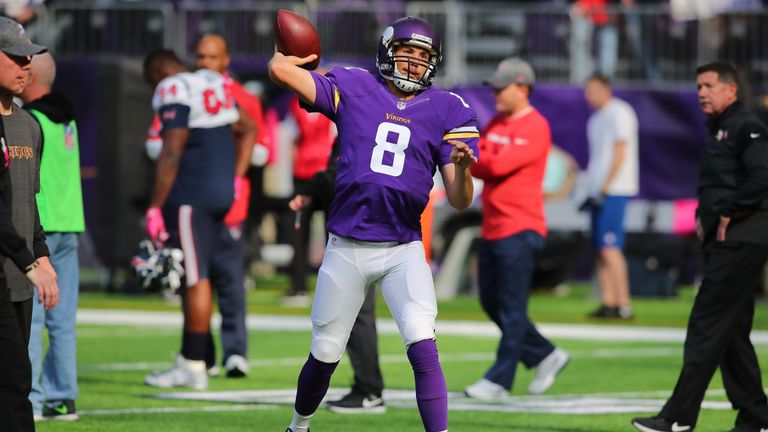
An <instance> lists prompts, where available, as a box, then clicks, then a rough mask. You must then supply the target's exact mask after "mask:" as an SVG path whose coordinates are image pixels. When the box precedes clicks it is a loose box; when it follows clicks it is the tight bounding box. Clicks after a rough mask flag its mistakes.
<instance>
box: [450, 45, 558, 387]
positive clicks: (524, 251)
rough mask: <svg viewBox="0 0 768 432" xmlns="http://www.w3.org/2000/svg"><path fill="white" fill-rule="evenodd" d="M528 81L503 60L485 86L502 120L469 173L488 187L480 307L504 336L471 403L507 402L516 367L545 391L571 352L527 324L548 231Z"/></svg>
mask: <svg viewBox="0 0 768 432" xmlns="http://www.w3.org/2000/svg"><path fill="white" fill-rule="evenodd" d="M533 82H534V74H533V69H532V68H531V66H530V65H529V64H528V63H527V62H525V61H523V60H521V59H518V58H509V59H505V60H503V61H502V62H501V63H499V66H498V67H497V69H496V71H495V72H494V73H493V75H491V76H490V77H489V78H488V79H487V80H486V84H488V85H490V86H491V87H492V88H493V91H494V94H495V95H496V109H497V110H498V111H499V114H498V115H497V116H496V117H495V118H494V119H493V120H491V122H490V123H489V124H488V126H486V128H485V130H484V131H483V133H482V134H481V135H480V144H479V146H480V153H481V154H482V158H481V159H480V161H479V162H478V163H476V164H475V165H474V166H473V167H472V175H473V176H475V177H477V178H480V179H482V180H483V181H485V185H484V187H483V194H482V200H483V221H482V226H481V230H480V232H481V235H482V240H481V242H480V250H479V253H478V265H479V269H478V274H479V282H480V303H481V304H482V306H483V310H484V311H485V312H486V313H487V314H488V317H489V318H491V320H492V321H493V322H494V323H495V324H496V325H497V326H498V327H499V329H500V330H501V340H500V341H499V347H498V350H497V352H496V361H495V362H494V364H493V365H492V366H491V368H490V369H488V371H487V372H486V373H485V376H484V377H483V378H481V379H480V380H479V381H477V382H476V383H474V384H472V385H470V386H469V387H467V388H466V389H465V390H464V393H466V395H467V396H469V397H471V398H476V399H482V400H497V399H503V398H505V397H507V395H508V393H509V390H510V389H511V388H512V384H513V383H514V379H515V371H516V369H517V363H518V362H522V363H523V364H524V365H525V366H526V367H528V368H533V367H535V368H536V378H534V380H533V381H532V382H531V383H530V385H529V386H528V392H529V393H532V394H540V393H543V392H544V391H546V390H547V389H548V388H549V387H550V386H551V385H552V384H553V383H554V381H555V376H556V375H557V374H558V373H559V372H560V370H562V369H563V368H564V367H565V365H566V364H567V363H568V354H567V353H566V352H565V351H563V350H561V349H557V348H555V346H554V345H552V343H550V342H549V341H548V340H547V339H546V338H545V337H544V336H542V335H541V334H540V333H539V332H538V331H537V330H536V327H535V326H534V325H533V323H532V322H531V321H530V319H529V318H528V294H529V292H530V289H531V279H532V277H533V272H534V270H535V268H536V261H537V259H538V256H539V253H540V252H541V250H542V249H543V248H544V235H546V232H547V227H546V222H545V220H544V193H543V191H542V180H543V178H544V171H545V168H546V165H547V153H548V152H549V149H550V148H551V146H552V138H551V134H550V129H549V122H547V119H545V118H544V116H542V115H541V114H540V113H539V112H538V111H537V110H536V109H535V108H534V107H533V106H531V104H530V102H529V99H528V98H529V96H530V94H531V91H532V88H533V87H532V86H533Z"/></svg>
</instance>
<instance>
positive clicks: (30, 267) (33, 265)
mask: <svg viewBox="0 0 768 432" xmlns="http://www.w3.org/2000/svg"><path fill="white" fill-rule="evenodd" d="M39 265H40V263H39V262H38V261H35V262H33V263H32V264H30V265H28V266H26V267H24V273H29V272H31V271H32V270H34V269H36V268H37V267H38V266H39Z"/></svg>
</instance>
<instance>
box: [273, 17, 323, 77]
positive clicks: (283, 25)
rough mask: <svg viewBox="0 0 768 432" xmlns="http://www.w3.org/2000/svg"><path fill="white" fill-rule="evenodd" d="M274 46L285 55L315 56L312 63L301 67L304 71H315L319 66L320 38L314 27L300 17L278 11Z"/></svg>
mask: <svg viewBox="0 0 768 432" xmlns="http://www.w3.org/2000/svg"><path fill="white" fill-rule="evenodd" d="M273 33H274V37H275V45H276V46H277V50H278V51H280V52H281V53H283V54H285V55H292V56H296V57H306V56H308V55H311V54H317V59H316V60H315V61H313V62H312V63H308V64H305V65H304V66H302V67H303V68H304V69H309V70H312V69H317V66H318V65H319V64H320V36H318V35H317V30H315V27H314V26H313V25H312V23H310V22H309V21H307V19H306V18H304V17H303V16H301V15H297V14H295V13H293V12H291V11H289V10H286V9H280V10H278V11H277V15H275V27H274V31H273Z"/></svg>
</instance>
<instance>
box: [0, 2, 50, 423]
mask: <svg viewBox="0 0 768 432" xmlns="http://www.w3.org/2000/svg"><path fill="white" fill-rule="evenodd" d="M43 51H45V48H43V47H41V46H39V45H35V44H33V43H32V42H31V41H30V40H29V37H28V36H27V35H26V33H24V29H23V28H22V27H21V25H20V24H18V23H17V22H15V21H13V20H11V19H9V18H5V17H0V120H1V121H0V125H2V126H3V127H1V128H0V152H1V153H2V157H1V158H0V425H1V426H2V427H1V428H2V430H3V431H4V432H5V431H9V432H15V431H34V430H35V428H34V423H33V418H32V405H31V404H30V402H29V399H28V396H29V390H30V385H31V383H32V380H31V371H30V365H29V355H28V353H27V341H28V338H29V325H30V320H31V318H32V301H33V300H32V285H34V286H37V287H38V290H39V293H40V294H39V296H38V301H40V302H41V303H43V305H44V307H45V308H51V307H53V306H55V305H56V303H57V302H58V296H59V287H58V284H57V282H56V273H55V272H54V271H53V267H51V265H50V262H48V259H47V255H48V254H47V248H42V247H39V243H38V242H33V241H32V240H33V235H34V234H37V233H38V232H42V231H41V230H38V229H36V228H35V227H39V220H38V218H37V208H36V206H35V205H34V203H35V196H34V190H35V188H36V185H37V182H36V181H35V180H34V179H35V178H36V177H35V175H36V174H35V169H36V168H35V167H34V166H32V164H34V163H35V161H36V158H35V155H36V153H35V151H34V150H35V149H34V148H33V147H32V146H33V145H34V144H39V137H40V127H39V126H38V125H37V123H35V121H34V120H32V118H31V117H30V116H29V114H26V113H25V112H23V110H21V108H19V107H18V106H17V105H15V104H14V103H13V96H14V95H18V94H19V93H21V91H22V89H23V88H24V85H25V83H26V79H27V75H28V74H29V68H30V66H29V65H30V60H31V59H32V56H33V55H35V54H39V53H40V52H43ZM11 177H13V179H14V180H19V181H18V182H15V183H14V184H13V187H11V183H12V179H11ZM14 202H16V203H17V204H18V205H16V206H14V205H13V203H14ZM12 220H13V222H12ZM20 234H21V235H20ZM42 239H43V245H44V244H45V243H44V236H43V237H42ZM33 244H34V252H35V255H33V254H32V252H30V248H31V246H32V245H33ZM6 257H9V258H11V261H12V262H13V266H4V265H3V264H4V263H5V258H6ZM19 270H20V271H19ZM8 271H13V272H15V273H16V275H15V277H16V279H10V280H9V278H8V277H7V276H8V274H7V272H8Z"/></svg>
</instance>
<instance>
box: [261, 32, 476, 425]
mask: <svg viewBox="0 0 768 432" xmlns="http://www.w3.org/2000/svg"><path fill="white" fill-rule="evenodd" d="M440 48H441V45H440V37H439V35H438V34H437V32H436V31H435V30H434V29H433V28H432V26H431V25H430V24H428V23H427V22H426V21H423V20H421V19H418V18H412V17H406V18H401V19H399V20H397V21H395V22H394V23H392V25H390V26H389V27H387V28H386V29H385V30H384V33H383V34H382V35H381V38H380V41H379V45H378V53H377V57H376V64H377V67H378V72H377V73H371V72H369V71H366V70H363V69H358V68H343V67H337V68H333V69H331V70H330V71H329V72H327V73H326V74H325V76H323V75H320V74H318V73H314V72H310V71H307V70H305V69H303V68H301V65H304V64H307V63H310V62H312V61H313V60H315V58H316V56H315V55H314V54H313V55H310V56H308V57H304V58H298V57H294V56H285V55H283V54H281V53H279V52H278V53H275V55H274V56H273V57H272V59H271V60H270V63H269V74H270V77H271V79H272V80H273V81H274V82H275V83H277V84H279V85H281V86H284V87H287V88H288V89H290V90H292V91H293V92H295V93H296V94H297V95H298V96H299V98H300V99H301V101H302V102H303V103H304V104H305V106H306V107H307V108H308V109H310V110H313V111H318V112H321V113H323V114H325V115H326V116H327V117H328V118H330V119H331V120H333V121H334V122H335V123H336V125H337V127H338V132H339V142H340V144H339V145H340V149H339V151H340V154H339V160H338V171H337V177H336V191H335V194H334V198H333V202H332V203H331V208H330V211H329V215H328V222H327V229H328V231H329V239H328V244H327V246H326V250H325V255H324V257H323V263H322V266H321V268H320V271H319V274H318V276H317V286H316V289H315V298H314V303H313V305H312V343H311V346H310V354H309V358H308V359H307V361H306V363H305V364H304V367H303V368H302V370H301V373H300V374H299V379H298V388H297V394H296V401H295V405H294V408H295V411H294V416H293V420H292V422H291V424H290V426H289V427H288V429H287V430H286V431H287V432H306V431H307V430H308V429H309V423H310V418H311V417H312V415H313V414H314V412H315V411H316V410H317V407H318V405H319V404H320V401H321V400H322V399H323V397H324V396H325V393H326V392H327V391H328V385H329V382H330V378H331V375H332V374H333V371H334V369H335V368H336V366H337V365H338V363H339V360H340V358H341V355H342V353H343V352H344V347H345V345H346V343H347V339H348V337H349V333H350V329H351V328H352V325H353V323H354V321H355V317H356V316H357V313H358V311H359V310H360V306H361V304H362V302H363V299H364V298H365V289H366V287H367V286H369V285H370V284H372V283H373V282H376V281H380V283H381V291H382V293H383V295H384V298H385V300H386V302H387V305H388V306H389V308H390V311H391V312H392V316H393V317H394V318H395V321H396V322H397V326H398V329H399V330H400V334H401V336H402V339H403V343H404V344H405V347H406V349H407V355H408V359H409V360H410V362H411V365H412V367H413V372H414V376H415V386H416V399H417V403H418V407H419V413H420V414H421V419H422V422H423V424H424V428H425V430H426V431H428V432H438V431H445V430H447V429H448V399H447V391H446V385H445V378H444V376H443V372H442V369H441V367H440V362H439V359H438V353H437V345H436V343H435V318H436V316H437V303H436V300H435V291H434V285H433V281H432V273H431V271H430V268H429V266H428V265H427V262H426V259H425V257H424V248H423V246H422V243H421V224H420V216H421V213H422V211H423V210H424V207H425V206H426V204H427V200H428V198H429V191H430V189H431V188H432V178H433V175H434V174H435V172H436V170H437V169H438V168H439V169H440V171H441V174H442V177H443V181H444V183H445V186H446V191H447V193H448V200H449V202H450V204H451V205H452V206H453V207H455V208H457V209H464V208H466V207H468V206H469V204H470V203H471V200H472V192H473V188H472V180H471V175H470V171H469V168H470V166H471V165H472V164H473V163H474V162H476V161H477V156H478V150H477V140H478V136H479V134H478V130H477V125H476V115H475V113H474V111H472V109H471V108H470V107H469V105H467V103H466V102H465V101H464V100H463V99H461V97H459V96H458V95H456V94H453V93H449V92H447V91H443V90H439V89H436V88H434V87H431V84H432V79H433V78H434V76H435V73H436V71H437V67H438V65H439V63H440V60H441V49H440Z"/></svg>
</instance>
